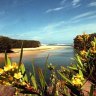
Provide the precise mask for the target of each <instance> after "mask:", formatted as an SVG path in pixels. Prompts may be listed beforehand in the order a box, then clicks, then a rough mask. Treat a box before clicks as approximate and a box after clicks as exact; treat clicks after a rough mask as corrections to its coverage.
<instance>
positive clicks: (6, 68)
mask: <svg viewBox="0 0 96 96" xmlns="http://www.w3.org/2000/svg"><path fill="white" fill-rule="evenodd" d="M12 68H13V66H11V65H6V66H4V71H9V70H11V69H12Z"/></svg>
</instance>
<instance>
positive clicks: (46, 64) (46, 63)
mask: <svg viewBox="0 0 96 96" xmlns="http://www.w3.org/2000/svg"><path fill="white" fill-rule="evenodd" d="M48 58H49V54H48V56H47V58H46V61H45V68H44V77H45V78H46V72H47V71H46V70H47V66H48Z"/></svg>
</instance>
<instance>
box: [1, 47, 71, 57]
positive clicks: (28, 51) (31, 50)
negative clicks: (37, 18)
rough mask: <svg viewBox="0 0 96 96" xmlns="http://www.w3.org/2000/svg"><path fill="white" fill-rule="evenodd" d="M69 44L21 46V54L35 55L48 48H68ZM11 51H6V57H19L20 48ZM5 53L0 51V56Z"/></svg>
mask: <svg viewBox="0 0 96 96" xmlns="http://www.w3.org/2000/svg"><path fill="white" fill-rule="evenodd" d="M68 47H70V46H44V45H43V46H40V47H36V48H23V56H26V55H32V56H36V55H38V54H40V53H42V52H46V51H49V50H56V49H62V48H68ZM12 51H13V53H8V57H9V58H11V57H19V56H20V51H21V49H20V48H14V49H12ZM4 56H5V54H4V53H0V58H4Z"/></svg>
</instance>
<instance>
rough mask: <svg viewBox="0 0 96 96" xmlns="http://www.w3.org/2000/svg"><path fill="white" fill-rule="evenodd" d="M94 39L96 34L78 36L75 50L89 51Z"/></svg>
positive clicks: (75, 41)
mask: <svg viewBox="0 0 96 96" xmlns="http://www.w3.org/2000/svg"><path fill="white" fill-rule="evenodd" d="M94 37H96V33H94V34H86V33H84V34H83V35H77V36H76V38H75V39H74V48H75V49H76V50H79V51H80V50H83V49H84V50H88V49H89V48H90V46H91V41H93V40H94Z"/></svg>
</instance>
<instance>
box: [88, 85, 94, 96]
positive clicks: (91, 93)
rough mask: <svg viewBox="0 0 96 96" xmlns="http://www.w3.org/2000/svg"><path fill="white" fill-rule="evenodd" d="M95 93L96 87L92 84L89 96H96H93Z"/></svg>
mask: <svg viewBox="0 0 96 96" xmlns="http://www.w3.org/2000/svg"><path fill="white" fill-rule="evenodd" d="M93 92H94V85H93V84H92V85H91V88H90V93H89V96H94V95H93Z"/></svg>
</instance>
